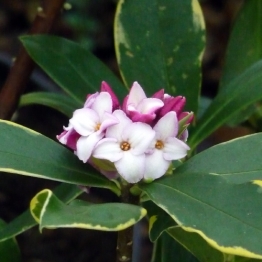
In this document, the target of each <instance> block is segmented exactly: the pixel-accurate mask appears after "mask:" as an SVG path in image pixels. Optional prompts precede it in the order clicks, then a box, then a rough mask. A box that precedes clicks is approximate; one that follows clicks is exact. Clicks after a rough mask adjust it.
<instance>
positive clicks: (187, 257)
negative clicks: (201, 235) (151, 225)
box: [151, 232, 196, 262]
mask: <svg viewBox="0 0 262 262" xmlns="http://www.w3.org/2000/svg"><path fill="white" fill-rule="evenodd" d="M171 261H179V262H180V261H181V262H182V261H183V262H196V259H195V258H194V257H192V256H191V254H190V253H188V252H187V251H186V250H185V249H184V248H183V247H182V246H181V245H179V244H178V243H177V242H176V241H174V239H173V238H171V237H170V236H169V235H168V234H167V233H166V232H164V233H163V234H162V235H161V237H160V238H159V239H158V240H157V242H156V243H155V246H154V251H153V259H152V260H151V262H171Z"/></svg>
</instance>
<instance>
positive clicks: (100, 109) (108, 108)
mask: <svg viewBox="0 0 262 262" xmlns="http://www.w3.org/2000/svg"><path fill="white" fill-rule="evenodd" d="M112 107H113V102H112V99H111V96H110V95H109V93H107V92H101V93H100V94H99V95H98V96H97V98H96V99H95V101H94V103H93V105H92V107H91V109H93V110H94V111H95V112H96V113H97V114H98V115H99V118H101V117H102V116H103V114H104V113H105V112H108V113H112Z"/></svg>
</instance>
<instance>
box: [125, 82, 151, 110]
mask: <svg viewBox="0 0 262 262" xmlns="http://www.w3.org/2000/svg"><path fill="white" fill-rule="evenodd" d="M144 98H146V94H145V92H144V90H143V88H142V87H141V86H140V85H139V84H138V82H134V83H133V85H132V87H131V89H130V92H129V95H128V98H127V101H126V105H127V109H128V108H129V105H130V106H134V107H136V106H137V105H138V104H139V103H140V101H142V100H143V99H144ZM128 110H129V109H128Z"/></svg>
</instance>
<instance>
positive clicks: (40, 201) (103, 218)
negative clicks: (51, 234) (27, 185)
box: [30, 189, 146, 231]
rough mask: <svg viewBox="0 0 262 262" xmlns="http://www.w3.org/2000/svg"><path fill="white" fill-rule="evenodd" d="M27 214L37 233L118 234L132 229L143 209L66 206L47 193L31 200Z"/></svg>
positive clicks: (130, 206) (123, 205)
mask: <svg viewBox="0 0 262 262" xmlns="http://www.w3.org/2000/svg"><path fill="white" fill-rule="evenodd" d="M30 210H31V214H32V215H33V217H34V219H35V220H36V221H37V222H38V223H39V226H40V230H42V229H43V228H50V229H51V228H83V229H95V230H102V231H119V230H123V229H125V228H128V227H130V226H132V225H134V224H135V223H137V222H138V221H139V220H140V219H142V218H143V217H144V216H145V215H146V210H145V209H144V208H141V207H139V206H134V205H130V204H122V203H108V204H99V205H86V206H84V205H70V206H68V205H65V204H64V203H63V202H62V201H60V200H59V199H58V198H57V197H56V196H55V195H54V194H53V193H52V191H50V190H48V189H45V190H42V191H41V192H39V193H38V194H37V195H36V196H35V197H34V198H33V199H32V200H31V203H30Z"/></svg>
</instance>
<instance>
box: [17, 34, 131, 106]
mask: <svg viewBox="0 0 262 262" xmlns="http://www.w3.org/2000/svg"><path fill="white" fill-rule="evenodd" d="M20 39H21V41H22V43H23V45H24V47H25V48H26V50H27V52H28V53H29V55H30V56H31V57H32V59H33V60H34V61H35V62H36V63H37V64H38V65H39V66H40V67H41V68H42V69H43V70H44V71H45V72H46V73H47V74H48V75H49V76H50V77H51V78H52V79H53V80H54V81H55V82H56V83H57V84H58V85H59V86H60V87H61V88H63V89H64V91H65V92H67V93H68V94H69V95H70V96H71V97H73V98H74V99H75V100H76V101H78V102H79V103H83V102H84V101H85V99H86V96H87V94H90V93H94V92H97V91H99V90H100V85H101V82H102V81H106V82H108V83H109V84H110V85H111V86H112V88H113V90H114V91H115V92H116V93H117V94H118V95H119V96H120V97H121V96H124V94H125V93H126V89H125V87H124V86H123V85H122V83H121V82H120V81H119V80H118V78H117V77H116V76H115V75H114V74H113V73H112V72H111V71H110V70H109V69H108V68H107V67H106V66H105V65H104V64H103V63H102V62H101V61H100V60H99V59H98V58H96V57H95V56H94V55H93V54H92V53H91V52H89V51H88V50H86V49H85V48H83V47H82V46H81V45H79V44H77V43H74V42H72V41H69V40H66V39H63V38H61V37H57V36H45V35H35V36H23V37H21V38H20Z"/></svg>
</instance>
